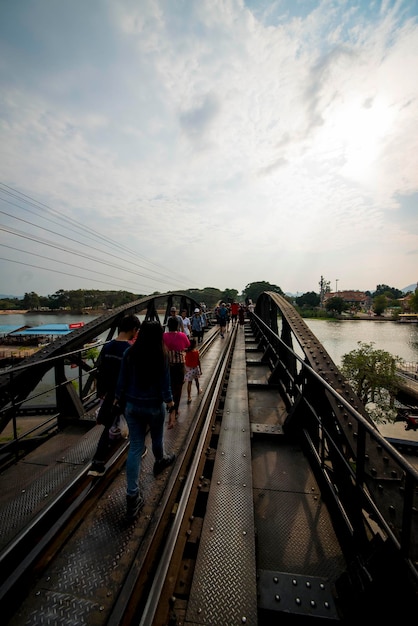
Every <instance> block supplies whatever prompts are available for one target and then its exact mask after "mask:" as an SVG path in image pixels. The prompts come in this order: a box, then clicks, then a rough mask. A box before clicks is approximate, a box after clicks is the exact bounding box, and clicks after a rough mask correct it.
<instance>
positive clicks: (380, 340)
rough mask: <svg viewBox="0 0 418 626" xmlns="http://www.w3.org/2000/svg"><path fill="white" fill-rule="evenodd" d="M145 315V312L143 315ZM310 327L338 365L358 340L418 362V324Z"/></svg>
mask: <svg viewBox="0 0 418 626" xmlns="http://www.w3.org/2000/svg"><path fill="white" fill-rule="evenodd" d="M95 317H96V316H94V315H75V314H68V313H63V314H59V315H52V314H48V315H45V314H42V313H26V314H23V313H19V314H13V313H11V314H7V315H0V325H1V324H15V325H16V326H25V325H26V326H39V325H40V324H71V323H74V322H85V323H88V322H91V321H92V320H93V319H95ZM139 318H140V319H141V315H139ZM304 321H305V322H306V324H307V325H308V326H309V328H310V330H311V331H312V332H313V333H314V335H315V336H316V337H317V338H318V339H319V341H320V342H321V343H322V345H323V346H324V348H325V350H326V351H327V352H328V354H329V355H330V357H331V358H332V360H333V361H334V362H335V364H336V365H338V366H340V365H341V357H342V356H343V355H344V354H347V353H348V352H351V351H352V350H357V348H358V347H359V346H358V342H359V341H360V342H362V343H373V347H374V348H375V349H379V350H386V352H389V353H390V354H392V355H393V356H399V357H400V358H401V359H404V361H406V362H408V363H418V324H401V323H399V322H387V321H385V322H378V321H374V320H341V321H339V320H317V319H305V320H304Z"/></svg>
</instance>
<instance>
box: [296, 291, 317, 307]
mask: <svg viewBox="0 0 418 626" xmlns="http://www.w3.org/2000/svg"><path fill="white" fill-rule="evenodd" d="M320 301H321V300H320V297H319V294H317V293H315V292H314V291H308V292H307V293H304V294H302V295H301V296H298V297H297V298H296V304H297V305H298V306H299V307H301V308H303V309H314V308H315V307H316V306H319V304H320Z"/></svg>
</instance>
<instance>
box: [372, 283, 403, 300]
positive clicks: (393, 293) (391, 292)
mask: <svg viewBox="0 0 418 626" xmlns="http://www.w3.org/2000/svg"><path fill="white" fill-rule="evenodd" d="M403 295H404V294H403V291H402V290H401V289H397V288H396V287H389V285H377V287H376V291H375V292H374V293H373V297H374V298H375V297H376V296H386V297H387V298H388V299H389V300H397V299H398V298H402V297H403Z"/></svg>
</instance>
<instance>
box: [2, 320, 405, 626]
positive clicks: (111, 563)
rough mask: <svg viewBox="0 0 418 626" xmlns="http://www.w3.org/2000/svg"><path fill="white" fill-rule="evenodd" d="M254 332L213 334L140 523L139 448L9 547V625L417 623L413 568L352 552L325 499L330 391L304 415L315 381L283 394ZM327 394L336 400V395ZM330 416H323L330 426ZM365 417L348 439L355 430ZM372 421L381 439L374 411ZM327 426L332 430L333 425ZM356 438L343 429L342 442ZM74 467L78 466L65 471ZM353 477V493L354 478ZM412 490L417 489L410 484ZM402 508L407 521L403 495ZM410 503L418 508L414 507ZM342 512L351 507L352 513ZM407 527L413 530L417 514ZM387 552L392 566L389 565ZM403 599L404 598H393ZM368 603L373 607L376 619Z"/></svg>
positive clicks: (79, 474)
mask: <svg viewBox="0 0 418 626" xmlns="http://www.w3.org/2000/svg"><path fill="white" fill-rule="evenodd" d="M253 321H254V320H252V322H251V324H246V325H245V326H246V327H245V329H243V328H239V327H235V328H232V329H231V332H229V333H228V334H227V338H226V339H225V340H223V339H220V338H219V335H218V334H217V332H216V329H214V328H213V329H211V330H210V331H209V332H208V333H207V334H206V341H205V344H204V345H203V346H201V357H202V369H203V380H202V384H203V390H204V392H203V394H201V395H200V396H194V398H193V401H192V404H191V405H187V404H186V399H187V394H184V395H185V397H184V398H183V402H182V404H181V407H180V408H181V413H180V417H179V420H178V422H177V424H176V427H175V429H173V430H170V431H167V432H166V447H167V450H168V451H174V452H175V453H176V455H177V458H176V462H175V464H174V465H173V466H171V467H169V468H167V469H166V470H165V472H164V473H163V474H161V475H160V476H158V477H157V478H154V477H153V474H152V467H153V462H154V459H153V455H152V453H151V452H149V453H148V455H147V456H145V458H144V459H143V461H142V473H141V482H142V489H143V492H144V495H145V506H144V508H143V510H142V512H141V514H140V516H139V517H138V518H137V520H136V521H135V522H134V523H131V524H128V523H127V522H126V521H125V493H126V477H125V473H124V465H125V460H126V453H127V447H128V442H125V443H122V444H121V445H120V446H119V448H118V449H116V450H115V452H114V455H113V457H112V459H111V460H110V461H109V463H108V467H107V472H106V474H105V476H104V477H100V478H94V479H91V478H89V477H87V471H88V468H89V464H88V463H86V462H85V461H84V462H83V463H79V464H78V465H76V464H74V476H73V479H72V480H71V481H67V484H66V489H65V490H61V491H60V493H59V494H56V496H55V497H54V498H52V497H51V498H50V499H51V502H50V503H49V505H48V506H42V513H39V514H38V516H33V517H31V520H30V523H28V524H26V525H25V527H24V528H22V529H20V530H19V532H16V533H15V536H14V537H13V539H12V540H10V541H8V542H7V543H6V544H5V545H3V548H2V550H1V553H0V566H1V567H0V572H1V579H0V585H1V586H0V609H1V611H2V617H3V618H4V619H5V621H6V623H9V624H10V625H11V626H23V625H25V626H32V625H33V626H38V625H39V624H53V625H58V624H59V625H60V626H73V625H74V624H77V625H84V624H86V625H89V626H96V625H97V626H128V625H129V626H134V625H138V626H197V625H199V626H200V625H206V626H226V625H228V626H229V625H232V624H254V625H258V624H260V625H261V624H262V625H263V626H270V625H273V624H276V623H278V621H280V623H282V624H292V625H293V626H302V625H303V626H305V625H306V623H307V622H308V621H314V622H315V623H316V624H317V625H319V624H322V623H324V624H325V623H326V624H327V626H328V625H329V624H330V622H342V623H344V624H347V625H349V624H352V623H355V621H356V620H357V617H358V615H359V614H360V613H361V614H362V615H363V616H364V617H365V618H369V619H372V618H373V619H374V618H375V617H376V616H378V617H379V618H383V617H386V616H388V615H389V614H390V615H392V613H393V615H396V616H398V617H401V618H405V619H406V616H407V612H408V610H409V609H408V608H407V607H408V606H413V607H415V603H414V598H413V597H412V594H411V592H410V590H409V589H410V588H409V585H408V588H407V589H405V590H404V589H403V584H404V582H406V578H404V575H405V569H404V567H402V568H400V567H399V566H400V562H399V559H398V558H397V557H396V558H393V557H394V555H393V554H392V552H390V551H389V550H390V545H389V550H388V549H383V550H382V546H381V545H380V544H379V543H377V545H375V544H376V542H375V541H372V542H371V549H370V551H369V550H362V551H359V552H358V553H353V551H352V548H353V546H355V543H354V542H351V541H350V542H347V532H346V526H345V525H343V526H341V516H337V517H336V516H335V502H334V501H333V500H332V498H330V495H329V489H328V490H327V489H325V490H324V491H323V492H321V488H323V485H324V480H322V479H321V477H319V478H318V472H317V471H314V469H315V461H318V458H317V457H319V455H317V457H315V455H314V453H315V450H316V447H315V443H316V439H314V438H312V436H311V434H310V433H313V435H315V437H316V435H317V432H316V431H315V429H311V431H308V426H309V420H310V419H312V418H313V416H314V412H315V407H312V406H310V404H312V403H316V402H317V396H320V394H319V393H317V390H318V389H319V388H318V387H316V388H315V389H316V393H313V394H310V395H309V401H308V402H306V403H305V404H303V403H301V404H299V405H298V404H296V405H295V406H291V405H289V398H290V390H291V387H292V385H293V384H294V385H299V384H301V382H303V381H302V379H301V376H300V375H297V377H296V378H295V382H294V383H293V382H292V381H291V380H289V381H288V383H287V385H286V388H285V389H282V390H281V391H280V385H279V384H278V383H279V382H280V378H278V377H275V376H274V374H275V373H276V372H277V369H278V366H280V367H282V362H281V361H280V362H279V365H277V364H276V365H275V363H276V353H275V351H277V347H275V344H273V346H272V345H270V344H269V345H264V341H261V338H260V337H261V336H260V331H259V329H257V325H256V324H253ZM302 330H303V331H304V329H302ZM303 336H304V337H305V335H303ZM307 339H309V347H310V351H309V355H311V356H312V361H313V365H315V366H316V367H317V368H318V372H319V373H318V374H315V372H314V371H313V370H312V371H311V370H309V372H310V374H309V377H310V378H309V380H308V382H309V381H310V379H311V377H313V376H314V374H315V376H317V377H318V378H320V376H321V375H323V372H324V369H325V365H326V366H328V363H327V359H326V357H325V356H324V354H323V353H321V352H320V351H319V352H315V350H314V347H312V338H311V337H308V338H307ZM293 369H295V368H291V372H293ZM328 370H329V371H328ZM328 370H326V379H327V380H331V381H334V382H335V384H337V383H338V384H340V381H339V379H338V372H334V370H333V369H332V368H331V367H328ZM295 373H297V372H295ZM327 385H328V387H327V388H326V394H331V395H332V389H331V387H330V385H329V383H328V382H327ZM193 391H194V390H193ZM321 397H323V398H325V395H324V396H321ZM321 397H320V399H321ZM322 402H323V401H322ZM340 403H341V407H340V406H339V405H338V406H336V407H335V411H334V413H333V415H337V414H338V411H339V410H342V408H343V406H344V405H345V404H347V403H346V402H345V400H344V399H343V398H341V399H340ZM326 407H327V405H325V404H324V403H322V404H320V405H319V411H320V413H321V418H324V417H326V413H325V409H326ZM295 409H296V410H297V411H298V416H297V417H298V419H299V421H300V422H301V423H302V424H303V433H302V434H304V433H305V431H306V435H307V439H308V440H309V441H308V443H309V444H311V445H309V446H307V445H301V438H300V437H297V435H296V431H293V430H292V429H290V431H289V429H288V427H287V425H288V422H289V416H290V417H292V415H293V419H294V413H295ZM346 409H347V407H346ZM347 410H348V409H347ZM292 411H293V414H292ZM343 417H344V416H343ZM351 419H353V418H351ZM351 419H350V420H349V423H348V426H347V427H352V422H351ZM358 419H359V420H360V421H359V424H360V425H363V426H364V427H367V428H368V424H366V423H365V424H363V423H362V421H361V415H360V414H359V416H358ZM321 424H322V426H321V427H323V428H324V431H325V430H326V428H325V427H328V426H329V424H328V423H327V424H326V423H325V422H322V423H321ZM330 424H331V426H333V424H334V420H332V421H331V422H330ZM343 430H344V428H343V426H342V427H339V429H338V438H340V437H341V433H342V432H343ZM367 433H368V436H369V437H370V438H371V439H372V440H373V441H374V438H377V440H378V442H379V450H378V455H380V456H382V455H381V453H380V450H381V449H384V450H385V456H383V458H382V466H379V465H377V467H378V469H379V472H380V474H381V476H380V477H379V484H378V486H379V488H380V491H381V492H384V495H385V497H386V491H387V492H388V493H389V490H391V491H390V494H392V490H393V488H394V487H395V488H396V485H394V482H395V480H396V478H397V477H396V476H395V474H394V472H393V471H392V465H391V464H392V463H394V462H395V461H397V462H398V465H399V467H400V468H404V469H405V467H404V465H403V464H404V461H403V459H402V458H401V457H400V456H399V455H398V454H397V453H396V451H393V452H392V451H391V449H390V446H388V444H386V443H385V442H384V440H383V439H382V440H381V439H380V437H379V435H378V433H377V432H376V433H375V432H374V429H372V428H370V429H369V428H368V429H367ZM325 435H326V436H327V437H328V439H327V440H326V441H327V443H328V442H329V447H328V448H324V449H323V450H322V451H321V454H323V455H324V461H325V462H324V467H325V470H326V471H325V474H326V476H325V478H326V479H328V477H329V474H330V472H329V463H330V458H331V457H330V456H329V454H328V453H329V451H330V450H331V452H332V451H333V448H332V446H334V443H338V441H336V442H334V441H333V440H332V439H331V437H330V436H329V433H328V432H325ZM86 437H87V438H89V437H91V431H90V432H89V433H88V434H87V435H86ZM353 437H354V441H355V439H356V438H355V436H354V435H353ZM348 440H349V439H348ZM52 441H53V440H52ZM96 441H97V437H96V439H95V441H94V442H93V443H92V444H91V446H90V449H91V450H94V449H95V443H96ZM147 443H148V442H147ZM82 444H83V442H81V443H80V445H82ZM367 445H368V451H369V452H371V453H373V449H372V447H371V443H369V442H367ZM148 448H149V449H150V446H148ZM80 454H81V453H80ZM83 454H85V453H84V451H83ZM386 455H387V456H386ZM75 456H77V455H73V457H71V454H67V458H66V461H70V460H71V458H75ZM380 456H377V459H378V460H379V459H380ZM389 457H390V462H389ZM392 457H393V459H392ZM90 458H91V455H90ZM373 458H374V457H373ZM312 459H313V461H314V462H312ZM338 459H340V457H338ZM319 460H320V459H319ZM348 465H349V464H348ZM373 467H374V465H373ZM350 468H351V466H350V465H349V469H350ZM406 469H407V468H406ZM373 471H374V470H373ZM388 471H390V477H389V474H388ZM408 471H409V469H408ZM340 472H342V468H340ZM409 473H410V478H409V479H408V481H409V480H411V481H413V480H415V473H414V472H413V471H412V470H411V471H410V472H409ZM370 474H372V472H370ZM349 476H350V481H352V480H354V478H353V475H352V473H351V469H350V474H349ZM367 476H368V475H367ZM382 476H383V478H384V479H385V483H384V489H383V488H381V484H383V483H382V480H383V478H382ZM386 476H387V477H388V478H390V480H386ZM335 478H336V476H334V477H333V479H334V480H335ZM318 480H319V482H317V481H318ZM38 482H39V483H41V484H42V479H41V480H39V481H38ZM350 484H351V483H350ZM411 484H415V483H411ZM370 485H371V487H373V486H374V484H373V483H372V482H371V483H370ZM325 486H326V487H327V485H325ZM331 487H332V485H331ZM371 487H370V488H371ZM406 487H407V488H408V489H409V490H410V491H411V489H410V485H409V482H408V483H407V484H406ZM1 488H2V484H1V476H0V489H1ZM413 497H416V495H415V496H413ZM46 500H47V498H46ZM390 502H391V504H392V505H394V506H393V507H392V511H393V512H394V513H397V510H398V505H397V502H396V501H395V499H394V497H392V495H391V500H390ZM406 503H407V504H408V503H409V504H408V506H409V505H411V504H412V503H411V502H410V501H409V499H407V500H406ZM330 504H331V506H330ZM336 504H337V505H341V508H343V507H342V501H341V500H339V499H337V502H336ZM328 507H329V508H328ZM404 508H405V507H404ZM374 510H375V511H376V514H379V511H378V509H377V508H376V507H375V509H374ZM414 510H415V509H414ZM343 512H344V513H345V510H343ZM406 512H407V513H408V512H409V509H406ZM331 513H334V515H333V516H332V518H331ZM38 518H39V519H38ZM15 519H16V516H15ZM336 519H337V522H336V521H335V520H336ZM377 519H378V518H377ZM405 520H406V521H405V524H404V529H405V530H408V528H407V526H406V524H407V522H408V521H410V520H409V518H408V516H407V515H406V516H405ZM348 521H349V520H348ZM378 521H379V520H378ZM368 522H369V520H367V528H368V529H369V527H370V525H369V523H368ZM371 522H372V524H375V520H373V519H371ZM412 522H413V520H412V521H411V523H412ZM361 523H362V521H361ZM382 527H383V528H386V527H385V526H384V524H383V523H382ZM389 532H390V530H389V531H388V534H389ZM411 537H412V540H413V541H415V539H414V536H413V534H411ZM376 538H377V539H378V540H379V539H380V534H379V533H376ZM341 539H342V540H343V541H341ZM0 545H1V543H0ZM347 545H348V546H349V548H350V549H349V550H347ZM362 548H364V546H363V545H362ZM375 548H376V552H375ZM412 548H413V549H415V544H414V545H413V546H412ZM381 550H382V551H381ZM350 551H351V552H350ZM412 552H413V550H411V553H412ZM381 554H383V555H385V556H386V557H387V558H389V557H391V558H392V559H393V560H392V561H390V560H388V561H387V563H386V562H381V561H379V558H380V556H381ZM375 555H376V556H375ZM366 557H367V558H366ZM374 559H376V560H377V562H378V567H377V568H376V569H374V567H375V561H374ZM392 567H397V568H399V569H398V570H397V572H398V574H397V575H396V579H395V578H393V576H392V578H391V577H390V576H391V571H392ZM366 575H367V577H368V578H365V576H366ZM401 576H402V577H401ZM382 585H386V586H385V587H384V597H385V599H386V600H388V599H390V598H392V597H394V598H395V602H389V606H388V603H385V604H384V603H382V602H381V599H380V598H381V595H380V594H381V588H382ZM367 586H368V587H367ZM393 586H395V589H396V596H394V595H393V594H392V595H391V593H390V590H391V589H392V588H393ZM412 588H413V587H412ZM365 590H366V591H365ZM368 592H369V593H368ZM366 596H367V598H371V602H370V603H369V604H367V606H366V605H365V604H364V599H365V597H366ZM399 598H402V603H403V606H405V610H404V612H402V611H403V609H402V608H399V601H398V599H399ZM414 610H415V608H414ZM359 611H360V613H359Z"/></svg>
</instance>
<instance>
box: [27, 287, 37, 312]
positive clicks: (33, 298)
mask: <svg viewBox="0 0 418 626" xmlns="http://www.w3.org/2000/svg"><path fill="white" fill-rule="evenodd" d="M23 306H24V308H25V309H29V310H31V311H34V310H36V309H39V296H38V294H37V293H35V292H34V291H31V292H30V293H25V295H24V296H23Z"/></svg>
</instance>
